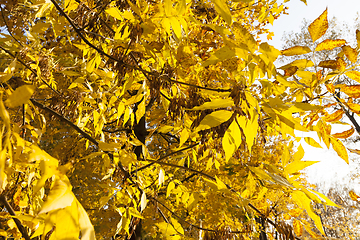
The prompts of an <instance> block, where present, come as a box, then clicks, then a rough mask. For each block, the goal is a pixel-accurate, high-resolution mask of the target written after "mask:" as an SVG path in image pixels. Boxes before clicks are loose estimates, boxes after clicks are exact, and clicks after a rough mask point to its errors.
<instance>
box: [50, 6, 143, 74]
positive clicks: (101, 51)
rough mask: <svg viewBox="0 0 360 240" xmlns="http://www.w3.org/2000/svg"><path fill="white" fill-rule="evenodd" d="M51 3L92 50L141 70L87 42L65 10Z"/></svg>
mask: <svg viewBox="0 0 360 240" xmlns="http://www.w3.org/2000/svg"><path fill="white" fill-rule="evenodd" d="M51 2H52V3H53V4H54V6H55V8H56V9H57V10H58V11H59V12H60V14H61V15H63V16H64V17H65V18H66V20H67V21H68V22H69V23H70V25H71V26H72V28H73V29H74V30H75V32H76V33H77V34H78V36H79V37H80V38H81V39H82V40H83V41H84V42H85V43H86V44H87V45H88V46H89V47H91V48H93V49H95V50H96V51H97V52H98V53H100V54H101V55H104V56H106V57H107V58H109V59H111V60H113V61H116V62H118V63H121V64H123V65H124V66H126V67H128V68H131V69H136V70H140V69H138V68H137V67H135V66H132V65H130V64H127V63H125V62H123V61H122V60H120V59H118V58H116V57H114V56H111V55H109V54H107V53H106V52H104V51H103V50H101V49H100V48H98V47H97V46H95V45H94V44H92V43H91V42H90V41H89V40H87V38H86V37H85V36H84V35H83V34H82V33H81V29H79V28H78V27H77V26H76V24H75V23H74V22H73V21H72V20H71V19H70V17H69V16H68V15H67V14H66V13H65V12H64V10H63V9H62V8H61V7H60V6H59V5H58V4H57V3H56V1H55V0H51Z"/></svg>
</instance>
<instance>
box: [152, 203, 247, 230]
mask: <svg viewBox="0 0 360 240" xmlns="http://www.w3.org/2000/svg"><path fill="white" fill-rule="evenodd" d="M150 199H152V200H153V201H155V202H156V203H158V204H160V205H161V206H163V207H164V208H165V209H166V210H168V211H169V212H170V213H171V214H172V215H174V216H175V217H176V218H178V219H179V220H181V221H183V222H185V223H186V224H188V225H190V226H192V227H194V228H197V229H199V230H203V231H208V232H218V230H214V229H209V228H203V227H200V226H198V225H195V224H192V223H190V222H188V221H186V220H185V219H183V218H182V217H180V216H179V215H177V214H176V213H175V212H173V211H172V210H171V209H170V208H168V207H167V206H166V205H165V204H163V203H162V202H160V201H159V200H157V199H156V198H154V197H150ZM229 233H233V234H236V233H247V232H244V231H229Z"/></svg>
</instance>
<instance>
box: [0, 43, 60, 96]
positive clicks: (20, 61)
mask: <svg viewBox="0 0 360 240" xmlns="http://www.w3.org/2000/svg"><path fill="white" fill-rule="evenodd" d="M0 48H1V49H2V50H3V51H4V52H6V53H7V54H9V55H10V56H11V57H13V58H14V59H16V61H18V62H19V63H21V64H22V65H23V66H24V67H25V68H27V69H29V70H30V71H31V72H32V73H33V74H34V75H35V76H36V77H39V76H38V75H37V73H36V72H35V70H34V69H32V68H31V67H29V66H28V65H27V64H26V63H24V62H23V61H22V60H20V59H19V58H16V56H15V55H14V54H12V53H11V52H10V51H8V50H6V49H5V48H3V47H2V46H0ZM39 78H40V80H41V81H42V82H43V83H44V84H45V85H46V86H47V87H49V88H50V89H51V90H52V91H53V92H55V93H57V94H58V95H61V94H60V93H59V92H58V91H56V90H55V89H53V88H52V87H51V86H50V85H49V84H48V83H47V82H46V81H45V80H44V79H42V78H41V77H39Z"/></svg>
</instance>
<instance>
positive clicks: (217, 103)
mask: <svg viewBox="0 0 360 240" xmlns="http://www.w3.org/2000/svg"><path fill="white" fill-rule="evenodd" d="M233 105H234V101H233V100H232V99H230V98H227V99H215V100H212V101H211V102H206V103H204V104H203V105H201V106H196V107H193V108H192V109H189V110H205V109H216V108H227V107H231V106H233Z"/></svg>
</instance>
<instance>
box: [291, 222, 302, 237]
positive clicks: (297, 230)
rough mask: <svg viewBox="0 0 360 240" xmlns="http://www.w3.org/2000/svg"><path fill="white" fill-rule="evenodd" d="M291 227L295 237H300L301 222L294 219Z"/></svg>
mask: <svg viewBox="0 0 360 240" xmlns="http://www.w3.org/2000/svg"><path fill="white" fill-rule="evenodd" d="M293 226H294V232H295V234H296V236H298V237H301V236H302V233H303V226H302V224H301V222H300V221H299V220H296V219H294V222H293Z"/></svg>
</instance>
